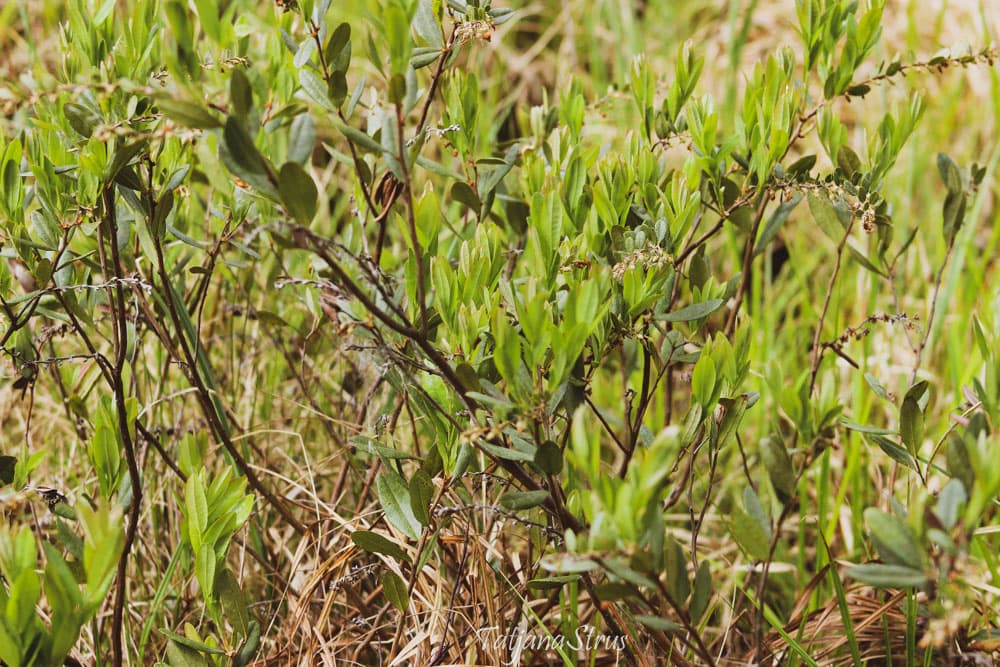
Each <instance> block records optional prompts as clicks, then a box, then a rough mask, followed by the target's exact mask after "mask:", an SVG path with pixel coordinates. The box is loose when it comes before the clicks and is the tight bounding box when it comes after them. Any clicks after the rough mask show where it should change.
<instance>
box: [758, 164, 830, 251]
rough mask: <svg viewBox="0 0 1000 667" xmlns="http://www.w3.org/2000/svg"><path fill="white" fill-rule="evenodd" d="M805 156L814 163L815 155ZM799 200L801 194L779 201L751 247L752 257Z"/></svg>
mask: <svg viewBox="0 0 1000 667" xmlns="http://www.w3.org/2000/svg"><path fill="white" fill-rule="evenodd" d="M807 157H812V163H813V164H815V162H816V156H815V155H812V156H807ZM803 159H805V158H803ZM807 171H808V170H807ZM800 201H802V195H795V196H794V197H792V198H791V199H789V200H788V201H783V202H781V204H780V205H779V206H778V208H777V210H776V211H775V212H774V214H773V215H771V219H770V220H768V221H767V224H766V225H765V226H764V231H762V232H761V233H760V237H759V238H758V239H757V244H756V245H755V246H754V249H753V255H754V257H756V256H757V255H759V254H761V253H762V252H764V250H765V249H766V248H767V246H768V245H769V244H770V243H771V241H772V240H773V239H774V237H775V236H776V235H777V234H778V230H779V229H781V226H782V225H783V224H785V221H786V220H788V216H790V215H791V214H792V211H794V210H795V207H796V206H798V205H799V202H800Z"/></svg>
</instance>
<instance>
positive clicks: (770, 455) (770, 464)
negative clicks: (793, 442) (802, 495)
mask: <svg viewBox="0 0 1000 667" xmlns="http://www.w3.org/2000/svg"><path fill="white" fill-rule="evenodd" d="M760 456H761V461H762V462H763V463H764V468H765V469H766V470H767V476H768V478H770V480H771V486H773V487H774V490H775V492H776V493H777V494H778V498H779V499H780V500H781V502H782V503H786V504H787V503H788V502H789V501H790V500H791V499H792V498H794V497H795V468H794V467H793V466H792V459H791V457H790V456H789V455H788V449H787V448H786V447H785V443H783V442H782V441H781V439H780V438H778V437H776V436H769V437H766V438H764V439H763V440H761V443H760Z"/></svg>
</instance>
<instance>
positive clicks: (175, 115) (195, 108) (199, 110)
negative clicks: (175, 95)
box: [156, 97, 222, 130]
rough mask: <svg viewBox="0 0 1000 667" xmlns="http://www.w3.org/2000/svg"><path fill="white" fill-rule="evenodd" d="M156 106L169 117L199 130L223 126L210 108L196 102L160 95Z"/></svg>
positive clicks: (180, 123)
mask: <svg viewBox="0 0 1000 667" xmlns="http://www.w3.org/2000/svg"><path fill="white" fill-rule="evenodd" d="M156 107H157V108H158V109H159V110H160V111H161V112H162V113H164V114H166V116H167V118H169V119H170V120H172V121H174V122H175V123H177V124H178V125H182V126H184V127H192V128H195V129H198V130H213V129H215V128H217V127H222V121H220V120H219V119H218V118H216V117H215V116H214V115H213V114H212V113H210V112H209V111H208V109H206V108H205V107H203V106H201V105H200V104H196V103H194V102H187V101H184V100H174V99H170V98H168V97H160V98H157V100H156Z"/></svg>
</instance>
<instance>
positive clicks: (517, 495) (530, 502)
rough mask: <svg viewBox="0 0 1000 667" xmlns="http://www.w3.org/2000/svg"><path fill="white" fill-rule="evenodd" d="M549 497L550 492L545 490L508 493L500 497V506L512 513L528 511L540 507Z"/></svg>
mask: <svg viewBox="0 0 1000 667" xmlns="http://www.w3.org/2000/svg"><path fill="white" fill-rule="evenodd" d="M548 497H549V492H548V491H545V490H543V489H539V490H537V491H508V492H507V493H505V494H503V495H502V496H500V506H501V507H503V508H504V509H507V510H510V511H517V510H526V509H530V508H532V507H538V506H539V505H541V504H542V503H544V502H545V499H546V498H548Z"/></svg>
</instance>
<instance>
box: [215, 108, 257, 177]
mask: <svg viewBox="0 0 1000 667" xmlns="http://www.w3.org/2000/svg"><path fill="white" fill-rule="evenodd" d="M222 142H223V144H224V145H225V148H226V150H227V151H229V156H230V157H231V158H232V159H233V162H234V164H235V165H236V166H237V167H238V168H239V171H240V172H241V173H237V176H243V175H244V174H247V175H251V176H263V175H264V174H265V173H266V172H265V171H264V158H263V156H262V155H261V154H260V152H259V151H258V150H257V147H256V146H254V143H253V139H251V138H250V135H249V134H247V131H246V130H245V129H244V128H243V123H241V122H240V120H239V119H238V118H236V116H229V117H228V118H226V127H225V129H224V130H223V131H222ZM244 180H247V181H249V180H250V179H248V178H246V177H245V176H244Z"/></svg>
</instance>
